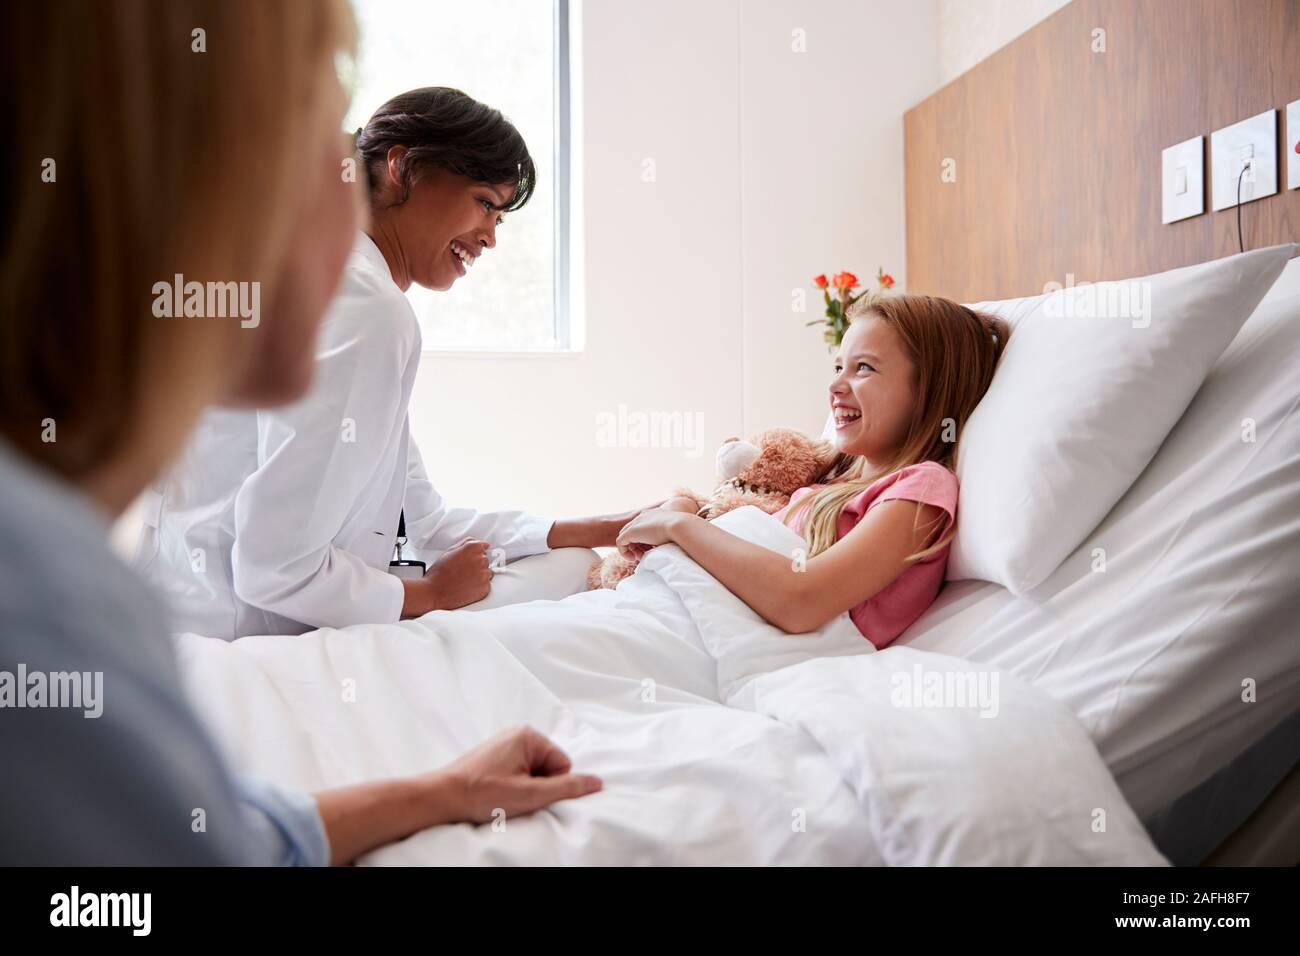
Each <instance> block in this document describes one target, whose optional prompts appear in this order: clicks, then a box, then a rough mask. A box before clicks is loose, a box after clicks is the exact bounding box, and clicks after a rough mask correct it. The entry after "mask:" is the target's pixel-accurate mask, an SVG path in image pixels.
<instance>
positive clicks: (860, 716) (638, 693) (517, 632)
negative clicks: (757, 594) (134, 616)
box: [178, 508, 1164, 865]
mask: <svg viewBox="0 0 1300 956" xmlns="http://www.w3.org/2000/svg"><path fill="white" fill-rule="evenodd" d="M719 523H720V524H722V525H723V526H724V527H726V528H727V530H729V531H731V532H732V533H733V534H737V535H739V536H741V537H744V538H746V539H748V540H751V541H755V542H757V543H760V544H763V545H765V546H767V547H769V548H772V549H773V550H776V551H779V552H785V553H788V552H789V551H790V550H791V549H792V548H794V547H797V546H798V545H799V543H800V539H798V538H797V537H796V536H795V535H794V534H793V532H791V531H790V530H789V529H788V528H785V527H784V526H783V525H781V523H780V522H779V521H777V520H776V519H773V518H771V517H769V516H768V515H765V514H763V513H762V512H760V511H758V510H757V509H754V508H744V509H740V510H738V511H734V512H731V513H729V514H727V515H725V516H723V518H721V519H719ZM178 641H179V651H180V656H181V662H182V668H183V672H184V674H185V678H186V682H187V684H188V686H189V688H190V690H191V693H192V695H193V697H194V699H195V701H196V704H197V705H198V706H199V708H200V710H201V711H202V712H203V714H204V716H205V717H206V718H207V720H208V722H209V724H210V725H211V726H212V727H213V729H214V731H215V732H216V734H217V736H218V738H219V739H220V740H221V742H222V744H223V746H224V748H225V749H226V751H227V753H228V755H229V757H230V760H231V762H232V763H233V764H234V765H235V767H236V768H237V769H239V770H241V771H245V772H252V773H257V774H259V775H261V776H263V777H266V778H268V779H270V780H273V781H275V782H277V783H280V784H283V785H286V786H295V787H299V788H303V789H308V790H315V789H319V788H322V787H328V786H336V785H339V784H345V783H352V782H356V781H360V780H365V779H369V778H374V777H383V776H392V775H398V774H408V773H418V772H423V771H426V770H429V769H432V768H435V767H438V766H440V765H442V764H445V763H447V762H448V761H450V760H452V759H454V758H455V757H457V756H458V755H460V754H461V753H462V752H464V751H465V750H467V749H469V748H470V747H472V746H474V745H475V744H477V743H479V742H481V741H482V740H483V739H485V738H486V737H488V736H490V735H491V734H493V733H495V732H496V731H498V730H500V729H502V728H505V727H508V726H511V725H515V724H522V723H526V724H531V725H532V726H534V727H536V728H537V729H538V730H540V731H542V732H543V733H545V734H547V735H548V736H550V737H551V738H552V739H554V740H555V741H556V742H557V743H559V744H560V746H562V747H563V748H564V750H565V751H567V752H568V753H569V755H570V756H571V757H572V758H573V762H574V765H575V767H576V768H577V769H580V770H582V771H586V772H592V773H596V774H599V775H600V776H601V777H602V778H603V779H604V782H605V788H604V790H603V791H602V792H600V793H598V794H595V795H593V796H589V797H585V798H582V799H580V800H574V801H567V802H564V803H560V804H556V805H555V806H553V807H551V808H549V809H547V810H544V811H542V812H539V813H536V814H534V815H532V816H529V817H524V818H519V819H508V820H505V821H504V826H501V825H491V824H488V825H483V826H470V825H458V826H445V827H438V828H435V829H433V830H428V831H425V832H423V833H420V834H417V835H416V836H414V837H411V838H410V839H408V840H405V841H403V842H401V843H398V844H395V845H393V846H389V847H386V848H384V849H381V850H379V851H376V852H374V853H371V854H370V855H368V856H367V857H365V858H364V859H363V861H362V862H364V863H371V864H502V863H504V864H576V863H580V864H646V863H658V864H723V863H725V864H772V863H779V864H832V865H850V864H852V865H871V864H882V863H892V864H976V865H978V864H1066V865H1069V864H1161V863H1163V862H1164V860H1163V858H1162V857H1161V856H1160V855H1159V853H1158V852H1157V851H1156V850H1155V848H1154V847H1153V846H1152V844H1151V842H1150V840H1149V839H1148V837H1147V835H1146V833H1145V831H1144V830H1143V829H1142V827H1141V825H1140V824H1139V822H1138V821H1137V819H1136V817H1135V816H1134V814H1133V813H1132V811H1131V810H1130V808H1129V807H1128V805H1127V804H1126V803H1125V802H1124V799H1123V797H1122V796H1121V795H1120V792H1119V790H1118V788H1117V787H1116V785H1115V783H1114V781H1113V779H1112V778H1111V776H1110V774H1109V772H1108V771H1107V770H1106V768H1105V766H1104V764H1103V763H1102V762H1101V759H1100V758H1099V757H1098V755H1097V753H1096V750H1095V748H1094V747H1093V745H1092V743H1091V742H1090V741H1089V739H1088V737H1087V735H1086V733H1085V732H1084V730H1083V728H1082V727H1081V726H1080V725H1079V723H1078V721H1077V720H1076V719H1075V717H1074V716H1073V715H1072V714H1070V713H1069V712H1068V711H1067V710H1066V709H1065V708H1064V706H1063V705H1061V704H1059V703H1057V702H1055V701H1053V700H1052V699H1050V698H1048V697H1047V696H1046V695H1044V694H1042V693H1041V692H1039V691H1037V690H1035V689H1033V688H1031V687H1030V686H1029V685H1028V684H1025V683H1023V682H1021V681H1019V680H1016V679H1014V678H1012V677H1010V676H1009V675H1007V674H1002V673H999V672H997V671H995V670H993V669H991V668H988V667H986V666H981V665H973V664H971V663H969V662H966V661H962V660H959V659H957V658H952V657H948V656H946V655H942V654H934V653H928V652H924V651H917V650H913V649H910V648H889V649H886V650H884V651H881V652H875V651H874V650H873V649H872V647H871V645H870V643H868V642H867V641H866V640H864V639H863V638H862V637H861V636H860V635H859V634H858V633H857V631H856V629H855V628H854V626H853V624H852V623H851V622H850V621H849V619H848V617H847V615H841V616H840V617H839V618H837V619H836V620H835V621H833V622H831V623H830V624H829V625H827V626H826V627H824V628H823V629H821V631H819V632H817V633H815V634H810V635H797V636H792V635H786V634H784V633H782V632H781V631H779V630H777V629H776V628H773V627H772V626H770V625H768V624H767V623H766V622H764V621H763V620H762V619H761V618H759V617H758V616H757V615H756V614H754V612H752V611H751V610H749V608H748V607H746V606H745V605H744V604H743V603H742V602H741V601H739V600H738V599H736V598H735V597H734V596H733V595H732V594H731V593H730V592H728V591H727V590H726V589H725V588H723V587H722V586H721V585H720V584H719V583H718V582H717V581H716V580H714V579H713V578H712V577H711V576H710V575H708V574H707V573H706V572H705V571H703V569H701V568H700V567H699V566H698V565H697V564H695V562H693V561H692V560H690V559H689V558H688V557H687V556H686V555H685V554H684V553H683V552H682V551H681V550H680V549H678V548H676V547H671V546H670V547H662V548H657V549H655V550H654V551H653V552H652V553H651V554H650V555H648V556H647V558H646V559H645V561H643V562H642V565H641V567H640V568H639V569H638V571H637V573H636V574H635V575H633V576H632V577H631V578H629V579H628V580H627V581H625V582H624V583H623V584H622V585H621V586H620V587H619V588H618V590H617V591H593V592H588V593H584V594H578V595H575V596H573V597H570V598H568V599H566V600H564V601H556V602H549V601H541V602H533V603H531V604H523V605H515V606H510V607H504V608H499V609H495V610H490V611H480V612H476V613H466V612H436V613H434V614H430V615H427V616H425V617H423V618H420V619H419V620H417V621H407V622H403V623H401V624H394V625H382V626H358V627H351V628H347V629H345V630H329V629H326V630H320V631H315V632H312V633H309V634H304V635H301V636H294V637H283V636H267V637H250V638H244V639H242V640H239V641H236V642H234V643H226V642H224V641H216V640H208V639H204V638H200V637H196V636H194V635H184V636H182V637H180V638H179V639H178Z"/></svg>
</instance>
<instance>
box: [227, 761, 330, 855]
mask: <svg viewBox="0 0 1300 956" xmlns="http://www.w3.org/2000/svg"><path fill="white" fill-rule="evenodd" d="M235 792H236V795H237V796H238V799H239V802H240V805H241V809H242V810H243V811H244V816H245V817H246V818H247V819H248V826H249V829H250V830H251V831H253V833H254V835H255V836H254V842H255V843H256V844H257V845H258V846H261V847H265V848H266V850H267V851H268V855H269V856H270V859H268V860H267V861H266V862H267V864H268V865H270V866H328V865H329V861H330V847H329V840H328V839H327V838H326V836H325V826H324V824H323V823H322V822H321V818H320V811H319V809H318V808H317V806H316V801H315V800H314V799H313V798H312V797H310V796H308V795H307V794H305V793H299V792H298V791H294V790H281V789H280V788H278V787H275V786H272V785H271V784H269V783H267V782H266V781H265V780H262V779H261V778H260V777H251V776H242V777H236V778H235Z"/></svg>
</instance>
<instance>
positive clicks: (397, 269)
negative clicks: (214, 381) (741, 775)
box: [136, 87, 636, 640]
mask: <svg viewBox="0 0 1300 956" xmlns="http://www.w3.org/2000/svg"><path fill="white" fill-rule="evenodd" d="M356 146H357V152H358V156H359V159H360V162H361V164H362V166H363V167H364V172H365V175H366V176H367V178H368V181H369V186H370V201H371V203H370V205H371V208H370V221H369V224H368V226H367V227H365V228H364V229H363V231H361V232H360V233H358V235H357V237H356V242H355V244H354V246H353V249H352V253H351V256H350V258H349V261H348V263H347V267H346V269H345V272H344V276H343V280H342V284H341V286H340V290H339V293H338V295H337V297H336V299H335V300H334V302H333V303H332V305H331V307H330V311H329V313H328V314H327V316H326V318H325V320H324V323H323V324H322V326H321V331H320V337H319V340H318V345H317V352H316V371H315V380H314V383H313V385H312V387H311V390H310V391H309V392H308V393H307V395H306V396H305V397H304V398H303V399H302V400H300V401H298V402H297V403H295V404H293V405H290V406H287V407H283V408H276V409H271V410H258V411H245V410H229V409H222V410H218V411H213V412H210V413H208V415H207V417H206V419H204V420H203V421H202V422H201V423H200V427H199V429H198V431H197V434H196V436H195V438H194V440H193V441H192V443H191V444H190V446H189V448H188V449H187V451H186V452H185V453H184V455H183V456H182V458H181V460H180V462H179V463H178V465H177V467H176V468H175V469H174V472H173V473H172V474H171V475H170V476H169V477H168V478H166V479H164V480H163V481H160V482H159V483H157V484H156V485H155V486H154V489H153V492H154V493H153V494H152V495H150V496H149V497H148V498H147V500H146V504H145V518H144V521H145V529H144V535H143V538H142V541H141V547H140V550H139V552H138V555H137V559H136V561H137V566H138V567H139V568H140V570H141V571H143V572H144V573H145V574H146V575H148V576H149V577H150V578H151V579H152V580H153V582H154V583H155V585H157V586H158V587H160V588H161V589H162V590H164V591H165V592H166V593H167V595H168V597H169V599H170V601H171V605H172V608H173V614H174V615H175V616H174V619H173V626H174V627H175V629H177V630H182V631H194V632H196V633H199V634H204V635H207V636H209V637H219V638H224V639H227V640H233V639H235V638H239V637H243V636H245V635H249V634H292V633H301V632H303V631H306V630H310V629H312V628H316V627H344V626H346V625H349V624H358V623H388V622H393V621H397V620H398V619H399V618H407V617H415V616H419V615H421V614H425V613H427V612H429V611H432V610H436V609H451V608H457V607H462V606H465V605H468V604H472V603H474V602H477V601H479V600H480V599H482V598H484V597H485V596H487V595H488V593H489V590H490V587H491V582H492V575H493V565H495V564H499V559H500V558H504V559H505V560H506V561H513V560H515V559H517V558H522V557H525V556H527V555H533V554H539V553H541V552H545V551H548V550H550V549H553V548H554V549H558V548H575V547H577V548H590V547H597V546H612V545H613V544H614V541H615V538H616V536H617V534H618V531H619V530H620V529H621V528H622V526H623V525H624V524H626V523H627V522H628V521H629V520H631V518H633V517H634V516H635V515H636V512H629V513H627V514H619V515H608V516H601V517H593V518H582V519H573V520H559V521H552V520H550V519H543V518H536V517H532V516H529V515H526V514H523V513H521V512H517V511H504V512H495V513H478V512H476V511H473V510H471V509H468V508H452V507H449V506H448V505H447V503H446V502H445V501H444V500H443V499H442V497H441V496H440V495H439V494H438V492H437V490H436V489H435V488H434V487H433V485H432V484H431V483H430V481H429V478H428V476H427V475H426V473H425V469H424V465H423V462H422V461H421V458H420V453H419V450H418V449H417V448H416V446H415V443H414V441H413V440H412V438H411V434H410V425H409V422H408V418H407V403H408V401H409V400H410V396H411V389H412V386H413V384H414V381H415V374H416V370H417V368H418V366H419V360H420V328H419V325H418V323H417V321H416V317H415V313H414V311H413V310H412V308H411V305H410V303H409V302H408V300H407V299H406V297H405V295H403V293H404V292H405V290H406V289H408V288H409V287H410V285H411V283H412V282H415V283H418V284H420V285H421V286H424V287H426V288H429V289H438V290H445V289H449V288H451V286H452V284H453V283H454V282H456V281H457V280H458V279H460V278H461V277H463V276H464V275H465V274H466V273H467V272H468V271H469V269H470V268H471V267H472V266H473V264H474V262H475V261H476V260H477V259H478V258H479V257H480V256H481V255H483V254H484V253H485V252H487V251H488V250H490V249H492V248H493V247H494V246H495V245H496V241H497V228H498V227H499V226H500V225H501V223H502V215H503V213H506V212H510V211H513V210H516V209H519V208H520V207H522V206H523V205H524V204H525V203H527V202H528V200H529V198H530V197H531V195H532V193H533V189H534V187H535V184H536V172H535V167H534V165H533V160H532V157H531V156H530V155H529V153H528V148H527V146H526V145H525V144H524V140H523V138H522V137H521V136H520V134H519V132H518V131H517V130H516V129H515V127H514V126H513V125H512V124H511V123H510V122H509V121H508V120H507V119H506V118H505V117H503V116H502V115H501V113H500V112H498V111H497V110H495V109H492V108H491V107H488V106H485V105H484V104H482V103H479V102H477V101H475V100H474V99H472V98H471V97H469V96H467V95H466V94H464V93H462V92H460V91H459V90H453V89H448V88H445V87H431V88H425V89H418V90H412V91H410V92H408V93H403V94H401V95H400V96H397V97H394V98H393V99H391V100H390V101H389V102H387V103H385V104H384V105H383V106H382V107H380V109H379V110H378V112H376V113H375V115H374V116H373V117H371V119H370V121H369V123H368V124H367V125H366V126H365V127H364V128H363V129H362V130H359V131H358V135H357V143H356ZM449 411H451V412H454V410H449ZM403 517H404V521H405V530H406V535H407V539H408V541H409V543H410V544H411V546H412V547H413V548H415V549H416V551H417V552H419V553H421V554H422V555H425V556H428V557H430V558H431V559H432V560H431V561H430V563H429V565H428V569H427V572H425V573H424V574H423V575H419V574H418V572H417V576H416V577H414V578H405V577H398V576H396V575H395V574H393V573H390V567H389V565H390V560H391V558H392V557H393V554H394V544H395V539H396V537H397V533H398V527H399V520H400V519H401V518H403ZM574 557H576V559H577V560H576V561H571V562H570V563H571V564H573V572H572V573H571V574H570V578H571V579H572V584H570V585H569V586H568V588H567V590H563V591H562V593H545V591H543V590H539V589H534V590H533V591H532V592H531V593H529V592H528V591H527V589H524V591H523V593H520V594H517V595H514V597H515V599H525V600H527V599H533V598H541V597H553V598H559V597H563V596H564V595H565V594H567V593H571V592H572V591H573V590H577V589H578V588H579V587H580V586H581V585H580V584H579V583H578V582H580V581H581V579H582V575H583V574H584V573H585V570H586V568H587V567H588V566H590V564H591V563H593V562H594V560H595V556H594V555H593V554H591V553H590V552H588V551H583V552H580V553H578V554H577V555H574Z"/></svg>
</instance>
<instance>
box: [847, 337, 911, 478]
mask: <svg viewBox="0 0 1300 956" xmlns="http://www.w3.org/2000/svg"><path fill="white" fill-rule="evenodd" d="M834 362H835V364H834V368H835V377H834V378H832V379H831V384H830V401H831V410H832V412H833V413H834V415H835V436H834V438H833V441H834V443H835V448H836V449H837V450H838V451H840V452H843V453H844V454H847V455H861V456H863V457H864V458H866V459H867V461H869V462H872V463H873V464H880V463H884V462H886V461H888V460H889V459H890V458H891V457H893V455H894V454H895V453H897V451H898V450H899V449H900V448H902V447H903V442H904V440H905V439H906V438H907V432H908V428H909V426H910V424H911V421H912V412H913V406H914V404H915V401H916V397H915V396H916V388H915V384H914V383H915V380H916V368H915V365H914V364H913V362H912V360H911V358H910V357H909V356H908V355H907V353H906V351H905V350H904V349H903V345H902V343H901V342H900V341H899V338H898V335H897V333H895V332H894V330H893V329H892V328H891V327H890V325H889V323H888V322H885V321H884V320H883V319H881V318H880V317H879V316H876V315H870V314H868V315H867V316H865V317H863V318H861V319H858V320H856V321H854V322H852V323H850V324H849V327H848V329H847V330H846V331H845V333H844V341H843V342H841V343H840V347H839V350H838V351H837V352H836V353H835V360H834Z"/></svg>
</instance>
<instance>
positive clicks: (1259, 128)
mask: <svg viewBox="0 0 1300 956" xmlns="http://www.w3.org/2000/svg"><path fill="white" fill-rule="evenodd" d="M1243 167H1244V168H1245V169H1246V175H1245V178H1244V179H1242V181H1241V201H1242V202H1243V203H1248V202H1250V201H1251V200H1252V199H1262V198H1263V197H1265V196H1271V195H1273V194H1274V193H1275V192H1277V110H1265V111H1264V112H1263V113H1260V114H1259V115H1258V116H1252V117H1250V119H1244V120H1242V121H1241V122H1240V123H1233V124H1232V125H1231V126H1225V127H1223V129H1218V130H1215V131H1214V132H1213V133H1211V134H1210V175H1211V176H1213V178H1214V179H1213V188H1212V189H1211V195H1212V202H1211V206H1212V207H1213V209H1214V210H1215V212H1218V211H1219V210H1220V209H1231V208H1232V207H1233V206H1235V205H1237V177H1238V176H1239V175H1240V174H1241V171H1242V169H1243Z"/></svg>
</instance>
